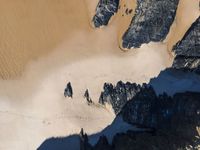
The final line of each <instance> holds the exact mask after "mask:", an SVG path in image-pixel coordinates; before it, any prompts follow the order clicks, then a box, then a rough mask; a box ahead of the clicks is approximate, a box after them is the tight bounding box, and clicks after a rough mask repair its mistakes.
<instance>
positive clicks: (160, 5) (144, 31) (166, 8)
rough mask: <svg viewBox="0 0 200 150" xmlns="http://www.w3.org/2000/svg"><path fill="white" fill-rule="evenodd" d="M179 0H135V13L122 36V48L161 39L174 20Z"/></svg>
mask: <svg viewBox="0 0 200 150" xmlns="http://www.w3.org/2000/svg"><path fill="white" fill-rule="evenodd" d="M178 3H179V0H137V8H136V10H135V15H134V17H133V19H132V21H131V24H130V26H129V28H128V30H127V31H126V32H125V34H124V35H123V37H122V40H123V42H122V47H123V48H127V49H130V48H139V47H140V46H141V45H142V44H144V43H149V42H151V41H152V42H159V41H163V40H164V39H165V38H166V36H167V34H168V32H169V29H170V27H171V25H172V23H173V21H174V18H175V15H176V9H177V6H178Z"/></svg>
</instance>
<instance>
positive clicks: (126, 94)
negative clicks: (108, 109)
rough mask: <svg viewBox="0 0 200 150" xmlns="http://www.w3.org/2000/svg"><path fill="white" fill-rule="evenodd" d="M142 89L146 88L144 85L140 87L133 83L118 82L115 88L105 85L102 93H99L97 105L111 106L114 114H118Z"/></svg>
mask: <svg viewBox="0 0 200 150" xmlns="http://www.w3.org/2000/svg"><path fill="white" fill-rule="evenodd" d="M142 88H147V86H146V85H145V84H144V85H143V86H142V87H141V86H140V85H137V84H135V83H130V82H127V83H123V82H122V81H119V82H118V83H117V84H116V86H113V85H112V84H109V83H105V84H104V86H103V90H104V91H103V92H101V95H100V98H99V103H100V104H103V105H105V104H109V105H112V108H113V110H114V112H115V114H118V113H119V112H120V111H121V109H122V107H123V106H124V105H125V104H126V102H127V101H128V100H130V99H132V98H133V97H134V96H135V95H136V94H137V93H138V92H140V90H141V89H142Z"/></svg>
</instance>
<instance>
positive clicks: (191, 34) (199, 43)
mask: <svg viewBox="0 0 200 150" xmlns="http://www.w3.org/2000/svg"><path fill="white" fill-rule="evenodd" d="M173 52H174V53H175V55H176V57H175V59H174V62H173V67H174V68H178V69H180V68H185V69H191V70H196V71H199V72H200V17H199V18H197V20H196V21H195V22H194V23H193V24H192V25H191V27H190V28H189V29H188V31H187V32H186V33H185V35H184V37H183V38H182V40H180V41H179V42H178V43H177V44H176V45H175V46H174V47H173Z"/></svg>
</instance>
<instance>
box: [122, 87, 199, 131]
mask: <svg viewBox="0 0 200 150" xmlns="http://www.w3.org/2000/svg"><path fill="white" fill-rule="evenodd" d="M121 114H122V117H123V119H124V121H126V122H128V123H130V124H133V125H135V124H137V125H140V126H144V127H151V128H156V129H158V128H173V124H171V121H172V119H173V117H174V116H179V117H177V118H178V119H179V120H180V121H181V120H183V121H184V122H191V123H195V124H199V125H200V93H194V92H185V93H177V94H175V95H174V96H173V97H169V96H167V94H163V95H160V96H156V94H155V92H154V90H153V89H148V90H146V89H145V90H142V91H141V92H140V93H138V94H137V95H136V96H135V97H134V98H133V99H132V100H131V101H128V102H127V104H126V105H125V106H124V107H123V109H122V111H121Z"/></svg>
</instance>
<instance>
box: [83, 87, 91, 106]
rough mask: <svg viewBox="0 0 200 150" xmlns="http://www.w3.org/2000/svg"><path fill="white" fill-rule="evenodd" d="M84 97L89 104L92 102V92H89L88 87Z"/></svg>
mask: <svg viewBox="0 0 200 150" xmlns="http://www.w3.org/2000/svg"><path fill="white" fill-rule="evenodd" d="M84 98H86V100H87V102H88V104H91V103H92V99H91V98H90V94H89V91H88V89H87V90H86V91H85V94H84Z"/></svg>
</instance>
